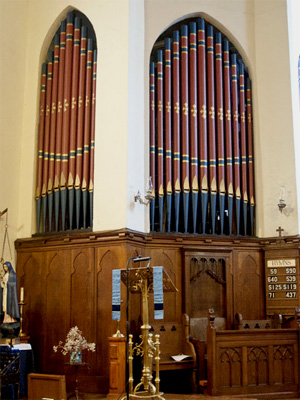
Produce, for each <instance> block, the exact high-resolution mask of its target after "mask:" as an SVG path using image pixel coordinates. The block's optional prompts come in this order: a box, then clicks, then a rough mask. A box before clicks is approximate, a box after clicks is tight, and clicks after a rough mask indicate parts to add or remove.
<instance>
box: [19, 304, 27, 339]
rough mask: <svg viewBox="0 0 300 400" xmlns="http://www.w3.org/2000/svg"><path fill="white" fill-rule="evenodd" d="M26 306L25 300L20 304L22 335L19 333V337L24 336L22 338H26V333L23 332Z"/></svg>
mask: <svg viewBox="0 0 300 400" xmlns="http://www.w3.org/2000/svg"><path fill="white" fill-rule="evenodd" d="M25 304H26V303H25V302H24V300H23V301H20V303H19V306H20V333H19V336H22V337H24V336H26V333H24V332H23V307H24V306H25Z"/></svg>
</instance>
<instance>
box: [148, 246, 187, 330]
mask: <svg viewBox="0 0 300 400" xmlns="http://www.w3.org/2000/svg"><path fill="white" fill-rule="evenodd" d="M147 254H149V255H150V256H151V257H152V260H151V266H163V267H164V269H165V270H166V272H167V274H168V275H169V277H170V279H171V280H172V282H173V283H174V285H175V287H176V288H177V290H178V291H177V292H165V293H164V322H172V321H174V322H175V321H181V314H182V305H181V296H182V274H181V269H182V265H181V257H180V253H179V252H178V250H176V249H172V250H170V249H162V248H160V249H149V250H148V252H147ZM149 321H150V324H152V323H153V321H154V301H153V294H152V293H151V294H150V296H149Z"/></svg>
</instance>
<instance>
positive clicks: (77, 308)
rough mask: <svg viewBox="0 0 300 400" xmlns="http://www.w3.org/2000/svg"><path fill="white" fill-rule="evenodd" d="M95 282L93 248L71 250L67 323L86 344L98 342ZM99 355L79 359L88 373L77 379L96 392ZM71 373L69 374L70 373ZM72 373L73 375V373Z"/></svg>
mask: <svg viewBox="0 0 300 400" xmlns="http://www.w3.org/2000/svg"><path fill="white" fill-rule="evenodd" d="M95 292H96V279H95V248H94V247H81V248H80V247H78V248H75V249H72V250H71V271H70V321H71V324H70V325H71V326H72V327H73V326H78V328H79V329H80V330H81V331H82V334H83V336H84V337H85V338H86V340H87V341H88V343H92V342H93V343H96V342H97V325H96V321H97V319H96V302H95V298H96V297H95ZM100 356H101V354H100V353H99V352H97V348H96V352H91V351H87V350H84V351H83V352H82V358H83V361H84V362H88V364H89V368H88V371H83V369H81V370H79V371H78V372H79V374H84V378H82V377H81V378H80V383H81V385H83V386H85V387H88V388H89V389H91V388H92V387H93V386H95V390H96V389H97V388H99V385H97V382H95V379H96V375H97V357H100ZM69 372H70V371H69ZM72 372H73V371H72Z"/></svg>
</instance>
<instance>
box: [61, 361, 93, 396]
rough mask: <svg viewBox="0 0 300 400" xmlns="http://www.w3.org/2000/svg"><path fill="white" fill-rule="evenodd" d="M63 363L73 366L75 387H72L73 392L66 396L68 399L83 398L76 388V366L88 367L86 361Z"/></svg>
mask: <svg viewBox="0 0 300 400" xmlns="http://www.w3.org/2000/svg"><path fill="white" fill-rule="evenodd" d="M65 364H66V365H69V366H72V367H74V368H75V389H74V392H73V393H71V394H70V395H69V396H68V399H76V400H83V399H84V397H83V396H81V397H80V394H79V390H78V368H79V367H88V363H86V362H81V363H70V362H67V363H65Z"/></svg>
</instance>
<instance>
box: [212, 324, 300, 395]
mask: <svg viewBox="0 0 300 400" xmlns="http://www.w3.org/2000/svg"><path fill="white" fill-rule="evenodd" d="M207 374H208V376H207V379H208V382H207V384H208V387H207V389H208V394H209V395H213V396H217V395H229V396H234V395H252V396H257V397H260V398H268V399H271V398H281V399H282V398H297V397H298V396H299V330H298V329H258V330H242V331H230V330H220V331H218V330H216V328H214V327H213V326H211V325H209V326H208V328H207Z"/></svg>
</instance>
